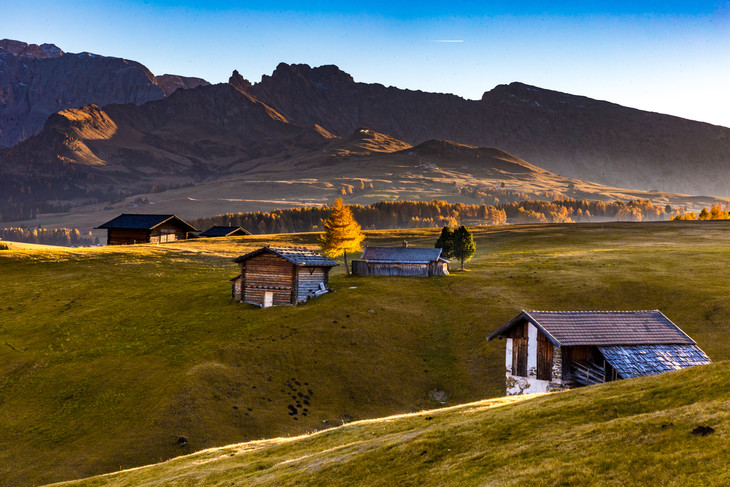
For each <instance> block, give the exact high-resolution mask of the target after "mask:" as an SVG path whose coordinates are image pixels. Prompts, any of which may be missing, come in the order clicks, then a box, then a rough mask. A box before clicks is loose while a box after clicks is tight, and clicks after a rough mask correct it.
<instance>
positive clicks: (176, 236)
mask: <svg viewBox="0 0 730 487" xmlns="http://www.w3.org/2000/svg"><path fill="white" fill-rule="evenodd" d="M186 237H187V232H186V231H185V230H183V229H181V228H180V227H178V226H177V225H175V224H173V223H163V224H162V225H160V226H159V227H156V228H155V229H154V230H152V232H151V233H150V242H152V243H162V242H174V241H175V240H185V238H186Z"/></svg>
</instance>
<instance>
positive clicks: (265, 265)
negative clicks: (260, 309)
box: [241, 254, 297, 306]
mask: <svg viewBox="0 0 730 487" xmlns="http://www.w3.org/2000/svg"><path fill="white" fill-rule="evenodd" d="M241 278H242V280H243V285H242V287H243V298H242V301H244V302H246V303H253V304H258V305H260V306H263V304H264V292H266V291H269V292H273V293H274V302H273V304H274V306H281V305H286V304H296V302H297V301H296V295H295V293H294V292H293V291H295V288H294V286H293V283H294V282H295V280H296V269H295V266H294V264H292V263H291V262H289V261H287V260H286V259H282V258H281V257H278V256H276V255H273V254H261V255H257V256H254V257H251V258H250V259H248V260H246V261H245V262H243V263H242V264H241Z"/></svg>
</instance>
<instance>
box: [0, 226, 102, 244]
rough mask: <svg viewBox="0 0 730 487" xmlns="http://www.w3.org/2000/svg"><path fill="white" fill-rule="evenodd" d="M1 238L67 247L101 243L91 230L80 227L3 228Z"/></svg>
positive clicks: (0, 233)
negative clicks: (82, 231)
mask: <svg viewBox="0 0 730 487" xmlns="http://www.w3.org/2000/svg"><path fill="white" fill-rule="evenodd" d="M0 238H2V240H10V241H13V242H25V243H36V244H43V245H62V246H65V247H77V246H82V245H87V246H88V245H96V244H98V243H99V239H98V238H96V237H94V236H93V235H92V234H91V232H89V233H87V234H82V233H81V232H79V230H78V228H53V229H50V228H15V227H11V228H3V229H2V231H1V232H0Z"/></svg>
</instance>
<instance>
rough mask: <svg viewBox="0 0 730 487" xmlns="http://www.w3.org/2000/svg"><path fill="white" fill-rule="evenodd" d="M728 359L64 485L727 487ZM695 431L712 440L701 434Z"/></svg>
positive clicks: (209, 453)
mask: <svg viewBox="0 0 730 487" xmlns="http://www.w3.org/2000/svg"><path fill="white" fill-rule="evenodd" d="M728 384H730V362H728V361H724V362H721V363H719V364H713V365H708V366H701V367H697V368H694V369H685V370H682V371H678V372H671V373H668V374H664V375H661V376H653V377H642V378H640V379H636V380H630V381H619V382H613V383H609V384H601V385H598V386H594V387H589V388H584V389H578V390H573V391H569V392H563V393H555V394H547V395H533V396H521V397H519V398H515V397H511V398H503V399H492V400H489V399H487V400H482V401H479V402H473V403H469V404H464V405H459V406H453V407H448V408H443V409H439V410H432V411H423V412H420V413H414V414H409V415H400V416H392V417H387V418H381V419H375V420H365V421H359V422H356V423H351V424H347V425H343V426H341V427H338V428H335V429H331V430H327V431H323V432H318V433H314V434H311V435H304V436H301V437H294V438H276V439H270V440H265V441H255V442H249V443H241V444H237V445H229V446H226V447H223V448H215V449H209V450H205V451H202V452H199V453H196V454H193V455H189V456H185V457H181V458H177V459H174V460H170V461H168V462H164V463H161V464H157V465H151V466H149V467H143V468H139V469H134V470H130V471H124V472H119V473H116V474H110V475H105V476H101V477H94V478H90V479H86V480H82V481H78V482H69V483H68V484H63V485H64V486H65V487H101V486H104V487H128V486H139V485H145V486H148V487H155V486H165V485H185V486H206V487H214V486H220V487H223V486H231V485H236V486H259V485H262V486H263V485H267V486H268V485H276V486H282V487H283V486H300V485H309V486H323V487H324V486H326V487H330V486H343V487H344V486H352V485H369V486H384V487H385V486H391V485H412V486H421V485H439V486H445V487H448V486H453V487H465V486H483V485H490V486H492V485H494V486H503V485H505V486H507V485H529V486H538V487H539V486H555V485H565V486H572V485H581V486H596V487H598V486H606V485H614V486H629V485H630V486H634V485H636V486H646V485H666V486H682V487H684V486H688V485H703V486H724V485H728V482H730V473H728V470H727V444H728V441H729V440H730V439H729V438H728V429H729V427H730V401H729V399H728V397H729V396H730V386H728ZM698 426H704V427H710V428H713V429H714V432H713V433H711V434H708V435H705V436H701V435H695V434H693V433H692V432H693V431H694V430H695V428H697V427H698Z"/></svg>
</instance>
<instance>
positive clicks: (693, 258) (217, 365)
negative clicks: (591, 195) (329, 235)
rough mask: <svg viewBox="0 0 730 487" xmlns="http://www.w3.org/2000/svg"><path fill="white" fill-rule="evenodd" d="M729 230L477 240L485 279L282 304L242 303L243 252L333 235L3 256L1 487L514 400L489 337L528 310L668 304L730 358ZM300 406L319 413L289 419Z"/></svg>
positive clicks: (346, 286) (597, 230)
mask: <svg viewBox="0 0 730 487" xmlns="http://www.w3.org/2000/svg"><path fill="white" fill-rule="evenodd" d="M437 233H438V231H437V230H433V231H431V230H415V231H393V232H368V234H367V240H366V244H368V245H378V244H381V245H382V244H389V245H398V244H399V243H400V242H401V241H402V240H403V239H407V240H408V241H409V243H410V244H411V245H423V246H431V245H433V242H435V240H436V237H437ZM729 233H730V226H729V225H728V224H727V222H703V223H702V224H700V223H692V222H681V223H654V224H603V225H601V224H586V225H553V226H513V227H491V228H476V229H475V238H476V240H477V256H476V257H475V258H474V260H473V261H472V262H471V263H470V264H468V268H469V269H470V272H465V273H454V274H453V275H451V276H446V277H443V278H435V279H419V278H401V279H386V278H380V279H378V278H362V277H345V276H344V270H343V269H342V267H339V268H337V269H336V270H335V272H334V275H333V276H332V279H331V283H330V284H331V286H332V287H333V288H334V290H335V292H334V293H332V294H328V295H325V296H322V297H320V298H317V299H316V300H314V301H311V302H310V303H307V304H305V305H303V306H297V307H293V308H292V307H283V308H272V309H267V310H260V309H258V308H255V307H253V306H248V305H241V304H237V303H233V302H231V300H230V281H229V279H230V278H231V277H233V276H234V275H235V274H236V267H235V265H234V264H233V263H232V262H231V258H233V257H235V256H237V255H240V254H242V253H245V252H246V251H247V250H250V249H253V248H255V247H258V246H260V245H263V244H265V243H272V244H273V243H282V244H290V245H291V244H294V245H307V246H314V245H316V239H317V235H316V234H292V235H275V236H256V237H243V238H237V239H231V240H227V239H199V240H195V241H189V242H178V243H174V244H169V245H160V246H159V247H158V246H135V247H127V248H119V247H116V248H114V247H102V248H94V249H68V250H7V251H0V266H2V269H3V275H4V277H5V279H4V284H3V286H2V287H0V312H2V316H3V320H2V323H0V344H3V345H2V346H3V347H4V348H5V349H6V350H5V351H4V352H3V353H2V354H0V485H3V486H5V485H7V486H11V485H12V486H28V485H35V484H39V483H47V482H52V481H60V480H68V479H74V478H81V477H87V476H91V475H95V474H101V473H105V472H111V471H116V470H119V469H120V468H129V467H134V466H139V465H145V464H149V463H154V462H158V461H161V460H164V459H167V458H171V457H174V456H179V455H181V454H185V453H192V452H195V451H198V450H201V449H205V448H211V447H216V446H222V445H226V444H232V443H239V442H241V441H248V440H257V439H262V438H273V437H280V436H288V435H299V434H303V433H305V432H307V431H313V430H315V429H321V428H325V427H330V426H332V425H339V424H341V423H342V421H351V420H360V419H368V418H377V417H383V416H387V415H391V414H397V413H408V412H415V411H420V410H423V409H431V408H434V407H440V406H445V407H448V406H453V405H458V404H462V403H466V402H471V401H477V400H481V399H484V398H490V397H497V396H500V395H502V394H503V391H504V379H503V378H504V373H503V363H504V351H503V348H502V347H503V344H502V343H499V342H490V343H487V342H486V341H485V337H486V336H487V334H488V333H489V332H490V331H492V330H493V329H494V328H496V327H497V326H499V325H501V324H503V323H504V322H506V321H507V320H509V319H510V318H512V317H514V316H515V315H516V314H517V313H518V312H519V310H520V309H548V310H550V309H554V310H565V309H661V310H662V311H663V312H664V313H665V314H666V315H667V316H668V317H670V319H672V320H673V321H674V322H675V323H677V324H678V325H679V326H680V327H681V328H682V329H683V330H684V331H686V332H687V333H688V334H689V335H690V336H692V337H693V338H694V339H695V340H696V341H697V343H698V345H699V346H700V347H701V348H702V349H703V350H705V352H707V354H708V355H709V356H710V358H712V359H713V360H715V361H718V360H727V359H730V349H729V347H728V344H727V336H728V334H729V333H730V328H728V326H729V325H728V322H727V320H725V319H724V317H725V316H727V315H728V313H729V312H730V304H728V301H727V299H726V296H727V295H728V293H730V266H727V265H724V263H726V261H727V259H728V258H729V257H730V254H728V250H727V246H726V245H725V242H726V241H727V240H728V234H729ZM39 283H40V284H39ZM723 384H724V382H723ZM298 393H301V394H302V395H307V396H308V397H309V399H308V401H309V402H310V404H309V405H308V406H309V407H308V411H303V412H307V415H306V416H304V415H303V414H298V415H296V416H292V415H291V414H289V413H290V409H289V407H288V406H290V405H291V404H292V402H293V401H294V399H292V395H294V396H295V397H298ZM432 397H438V398H442V397H446V400H445V403H444V404H443V405H442V404H440V402H438V401H434V400H433V399H431V398H432ZM602 409H603V408H601V407H599V408H598V410H602ZM610 411H611V409H610V408H608V409H607V410H606V411H605V413H606V414H608V413H610ZM670 421H672V420H670ZM673 422H674V423H675V424H679V423H678V422H677V421H676V420H674V421H673ZM677 431H679V430H677ZM677 434H678V435H679V433H677ZM180 437H184V438H186V439H187V445H185V446H179V445H178V439H179V438H180ZM520 437H521V435H520ZM29 459H33V460H32V462H30V461H29ZM259 464H260V463H259Z"/></svg>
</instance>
